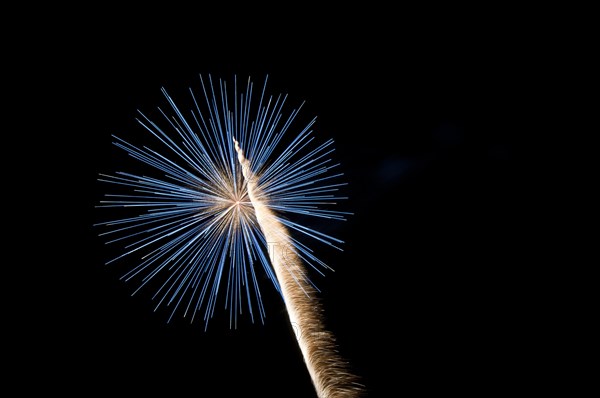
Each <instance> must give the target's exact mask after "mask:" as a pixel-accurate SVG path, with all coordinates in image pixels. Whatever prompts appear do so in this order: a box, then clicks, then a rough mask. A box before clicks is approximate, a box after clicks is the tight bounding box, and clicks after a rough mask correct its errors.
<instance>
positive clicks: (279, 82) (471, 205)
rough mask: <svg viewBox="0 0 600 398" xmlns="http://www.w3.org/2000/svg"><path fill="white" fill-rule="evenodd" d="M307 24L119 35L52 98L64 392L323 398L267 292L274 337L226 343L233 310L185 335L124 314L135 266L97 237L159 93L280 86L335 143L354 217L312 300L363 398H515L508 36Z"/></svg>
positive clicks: (72, 66) (150, 316)
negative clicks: (122, 156) (110, 178)
mask: <svg viewBox="0 0 600 398" xmlns="http://www.w3.org/2000/svg"><path fill="white" fill-rule="evenodd" d="M309 22H310V21H307V25H306V26H304V27H303V29H298V30H296V29H292V28H288V29H286V27H285V26H278V27H276V28H275V27H272V28H271V29H269V28H268V27H267V26H263V27H262V29H258V30H256V31H248V30H244V29H241V28H240V30H239V31H237V33H235V32H236V31H233V32H234V33H233V34H232V35H231V36H226V35H223V34H222V32H220V31H216V30H210V29H206V27H205V28H204V29H200V28H198V29H195V28H194V27H188V28H186V29H181V30H177V29H175V30H173V31H171V30H170V29H167V28H166V27H164V26H161V24H160V23H157V24H153V23H150V22H148V23H143V24H139V26H138V25H134V27H135V28H131V29H128V30H125V29H123V31H122V33H123V34H120V33H121V30H119V31H117V33H116V32H115V29H116V28H115V27H114V26H113V25H111V23H109V21H107V23H106V24H100V25H94V28H93V29H91V30H95V29H97V31H98V32H97V33H98V34H96V35H89V37H88V36H86V38H85V40H84V41H85V45H84V46H82V47H78V46H75V45H74V46H71V51H72V54H71V55H72V57H71V61H70V62H69V63H68V65H66V66H65V67H64V68H63V69H62V73H60V74H59V75H58V76H57V78H56V79H57V80H56V82H55V83H56V89H58V88H61V87H62V89H64V90H66V92H67V93H69V95H68V96H67V99H66V102H64V103H61V104H58V105H59V107H60V108H61V109H62V113H60V114H61V115H62V116H61V122H60V123H61V124H60V125H58V126H55V127H56V128H57V129H58V130H57V131H59V132H60V133H59V134H60V135H61V140H60V142H61V143H64V145H61V151H62V152H61V154H60V155H59V158H57V159H56V162H57V163H60V165H61V173H59V174H56V175H57V176H59V177H57V178H58V179H59V180H60V181H59V183H60V184H61V185H64V186H65V187H67V190H66V191H65V192H68V197H67V198H63V199H64V200H63V199H61V200H58V201H59V202H61V204H63V205H65V201H66V202H68V206H64V208H65V210H64V211H65V212H68V213H69V217H66V219H65V218H64V213H63V214H62V215H63V216H61V217H57V219H59V220H62V221H60V222H61V223H65V225H64V230H66V231H68V232H67V236H66V237H64V236H62V237H61V238H60V243H57V244H56V245H55V246H54V247H53V249H52V250H54V253H57V255H59V256H60V257H59V258H60V259H61V260H60V261H58V262H57V264H56V265H55V266H57V267H58V270H56V269H54V270H52V272H48V274H52V278H53V284H52V285H51V286H52V288H51V289H49V290H51V293H49V294H48V295H47V296H46V299H47V300H48V302H47V304H48V307H50V308H52V309H53V310H52V311H50V313H49V314H48V318H47V319H45V318H44V319H43V321H44V323H45V325H47V326H48V328H50V329H52V331H53V333H52V336H54V337H52V338H50V337H49V338H48V341H46V343H47V344H46V345H45V348H46V349H48V350H49V351H48V352H47V354H44V355H43V358H45V359H43V361H46V360H47V361H48V363H47V366H50V367H55V368H59V372H60V374H61V375H63V376H61V377H57V378H52V379H51V381H50V382H49V383H53V384H54V386H55V387H57V388H58V389H59V390H64V391H70V390H72V391H79V389H83V391H80V392H81V393H82V394H81V395H83V396H86V395H88V394H87V393H88V392H97V393H98V394H115V393H122V394H127V395H129V394H131V395H135V396H142V395H147V394H149V393H154V392H156V391H168V393H169V395H170V396H172V397H177V396H199V397H205V396H206V397H208V396H218V397H220V396H260V397H271V396H279V397H288V396H289V397H313V396H314V390H313V387H312V385H311V382H310V379H309V376H308V373H307V371H306V369H305V367H304V364H303V359H302V357H301V354H300V351H299V349H298V347H297V345H296V341H295V338H294V335H293V332H292V329H291V327H290V326H289V324H288V322H287V319H286V314H285V308H284V306H283V303H282V301H281V299H280V298H279V297H278V296H277V294H276V292H275V291H274V289H264V291H263V293H264V301H265V306H266V310H267V318H266V320H265V324H264V325H261V324H251V323H249V322H247V320H242V321H241V322H240V325H239V326H238V329H237V330H230V329H229V325H228V321H227V316H228V313H227V312H226V311H225V310H221V311H217V314H216V316H215V318H214V319H213V320H212V321H211V322H210V324H209V328H208V331H206V332H205V331H204V325H203V324H202V322H194V323H192V324H190V323H189V322H188V321H189V320H188V319H184V318H181V317H179V316H176V318H175V319H174V320H173V321H172V322H171V323H169V324H167V322H166V320H167V317H168V312H167V311H163V310H158V311H157V312H153V308H154V306H153V303H152V302H151V300H150V294H149V293H146V294H140V295H139V296H133V297H131V292H132V291H133V290H134V289H135V287H136V286H134V285H129V284H127V283H124V282H122V281H120V280H119V276H120V275H121V274H122V273H123V272H124V271H126V270H127V264H125V263H119V265H117V266H114V267H111V266H105V265H104V262H105V261H106V260H108V259H109V258H110V256H111V255H112V254H114V253H113V252H112V251H111V249H107V248H106V247H105V245H104V243H103V240H102V239H100V238H98V236H97V233H98V230H97V229H95V228H94V227H93V226H92V225H93V224H94V223H96V222H98V221H100V220H102V217H103V216H102V213H101V212H99V211H98V209H96V208H95V207H94V206H95V205H96V204H97V203H98V201H99V200H100V199H101V198H102V195H103V193H104V190H105V189H106V186H105V185H104V184H101V183H99V182H97V177H98V174H99V173H110V172H112V171H114V170H113V169H112V167H113V166H114V165H115V164H117V160H116V159H117V158H115V157H113V156H114V154H115V153H116V152H118V150H117V149H116V148H114V147H113V146H112V144H111V142H112V139H111V134H120V133H122V135H124V136H127V137H134V136H135V135H136V134H144V132H143V131H142V130H141V129H139V127H138V126H137V125H136V122H135V117H136V115H137V114H136V112H137V110H138V109H140V110H150V109H153V108H155V107H156V106H159V105H160V106H164V105H165V103H164V100H163V98H162V95H161V92H160V89H161V87H165V88H167V89H168V90H169V92H170V93H172V96H173V98H174V99H175V100H185V101H187V98H185V99H184V96H186V95H187V94H186V93H187V89H188V87H192V88H193V89H194V90H199V89H200V86H199V78H198V76H199V74H202V75H203V76H207V75H208V74H211V75H212V76H213V77H214V78H222V79H224V80H227V81H230V80H232V78H233V76H234V75H237V76H238V78H241V79H242V80H243V79H247V77H249V76H250V77H251V78H252V79H253V81H255V82H256V83H257V84H259V83H261V82H262V81H263V79H264V77H265V75H267V74H268V75H269V85H268V91H269V92H270V93H272V94H279V93H287V94H288V95H289V101H290V104H291V105H295V104H298V103H300V102H302V101H306V103H305V107H304V108H303V111H302V114H303V115H305V116H306V118H310V117H312V116H317V123H316V125H315V131H316V134H317V136H318V137H322V138H323V139H327V138H333V139H334V140H335V143H336V145H335V147H336V152H335V155H334V156H335V159H336V160H338V161H339V162H341V165H342V166H341V167H342V170H343V171H344V173H345V180H346V181H347V182H348V184H349V185H348V187H347V189H346V190H345V192H346V193H347V195H348V196H349V200H348V201H347V202H345V203H344V204H343V206H344V209H345V210H348V211H351V212H353V213H354V215H352V216H350V217H349V219H348V221H346V222H344V223H339V224H335V226H332V228H334V229H335V231H334V232H335V234H336V235H337V236H340V237H341V238H342V239H343V240H344V241H345V242H346V243H345V244H344V251H343V252H330V251H326V252H324V253H323V257H325V258H324V259H325V261H326V262H327V263H328V264H330V265H331V266H332V267H333V268H334V269H335V272H331V273H327V274H326V276H325V277H316V279H315V282H316V283H317V285H318V286H319V287H320V288H321V289H322V295H321V300H322V303H323V306H324V308H325V322H326V324H327V326H328V327H329V328H330V330H331V331H333V332H334V334H335V335H336V336H337V339H338V343H339V348H340V352H341V354H342V356H343V357H344V358H346V359H347V360H348V361H349V362H350V363H351V367H352V369H353V370H354V371H355V373H356V374H358V375H359V376H360V377H361V379H362V382H363V383H364V384H365V386H366V389H367V391H368V395H367V396H372V397H390V396H420V395H426V394H429V393H439V392H442V391H443V392H448V393H467V392H481V393H482V394H483V395H487V393H492V392H494V391H498V390H500V389H502V388H505V387H502V386H506V384H503V383H505V382H506V380H507V379H511V377H512V376H511V373H510V371H508V370H506V369H503V368H501V367H500V366H498V365H497V364H498V363H499V362H500V359H506V357H508V356H510V350H511V341H512V339H514V334H515V330H514V325H513V324H512V323H509V322H506V320H507V318H508V317H509V313H508V312H509V311H510V310H509V309H510V307H511V306H513V305H514V302H513V300H514V298H513V294H514V289H516V287H515V286H514V284H513V282H512V281H513V276H514V272H515V269H514V265H513V256H514V246H515V245H516V244H517V243H518V242H516V239H517V238H516V234H515V231H514V229H515V215H514V214H515V213H514V212H515V210H516V207H517V203H518V197H519V196H518V195H519V193H518V188H517V186H515V181H516V176H517V169H516V166H515V163H516V162H515V158H516V152H517V148H518V141H517V140H518V139H519V137H518V136H517V135H516V134H515V133H514V124H513V121H514V115H515V114H516V113H518V112H519V105H518V100H519V98H516V97H515V95H514V94H513V92H512V90H513V88H514V86H513V78H514V77H515V76H517V75H519V74H520V69H519V64H518V63H516V62H513V60H512V59H511V58H509V57H506V54H507V53H509V52H510V51H509V49H507V47H506V44H505V42H504V38H503V35H502V32H497V31H495V30H494V29H489V30H486V29H485V24H482V26H479V27H469V28H464V27H463V28H460V26H456V25H455V24H453V23H451V22H447V23H439V22H437V21H436V22H434V21H429V22H428V23H427V22H426V23H425V24H424V25H421V26H420V28H419V29H416V28H414V29H413V28H411V29H408V28H400V27H398V28H396V27H395V26H396V25H395V24H391V23H388V22H389V21H388V22H386V23H382V24H378V23H375V25H376V27H375V28H374V29H367V28H366V27H363V26H361V25H355V24H351V23H345V24H341V26H339V27H336V28H331V29H329V28H326V27H325V26H327V24H322V26H321V27H320V30H318V31H315V29H316V27H315V26H312V27H311V24H310V23H309ZM125 25H127V24H125ZM284 25H285V24H284ZM211 26H212V25H211ZM244 26H245V25H244ZM88 30H90V29H88ZM88 30H86V32H87V31H88ZM290 30H293V32H291V31H290ZM125 31H127V34H125ZM102 32H106V34H102ZM109 33H111V34H109ZM229 33H232V32H231V31H230V32H229ZM311 33H312V34H311ZM317 33H318V34H317ZM506 98H512V101H511V100H506ZM63 140H64V141H63ZM67 159H68V161H67ZM63 165H65V167H64V168H62V166H63ZM60 208H61V209H62V208H63V207H60ZM57 216H58V214H57ZM54 280H56V281H55V282H54ZM48 336H50V334H48ZM50 358H61V362H60V363H59V364H56V363H53V361H52V360H51V359H50ZM72 380H77V384H73V383H72V382H71V381H72ZM414 391H417V392H418V393H417V394H415V393H414Z"/></svg>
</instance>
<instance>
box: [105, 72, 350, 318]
mask: <svg viewBox="0 0 600 398" xmlns="http://www.w3.org/2000/svg"><path fill="white" fill-rule="evenodd" d="M267 81H268V79H267V78H265V81H264V84H263V85H262V89H261V90H260V91H259V92H258V93H257V94H255V93H254V84H253V83H252V81H251V80H250V79H248V81H247V82H246V84H245V89H244V90H241V91H238V81H237V78H235V79H234V82H233V87H228V85H227V83H226V82H225V81H223V80H218V81H213V79H212V77H211V76H209V77H208V80H207V81H205V79H203V78H202V76H200V87H201V90H202V93H203V96H202V97H203V99H201V100H199V99H197V97H196V95H195V94H194V91H193V90H192V89H191V88H190V90H189V94H190V102H189V104H190V106H189V109H186V110H183V108H180V106H178V105H177V104H176V103H175V101H174V100H173V99H172V98H171V97H170V96H169V94H168V93H167V91H166V90H165V89H162V93H163V95H164V98H165V99H166V102H167V104H168V108H167V111H165V110H163V109H162V108H160V107H159V108H158V109H159V113H160V119H159V120H160V122H156V121H153V120H152V119H151V118H149V117H147V116H146V115H145V114H143V113H141V112H139V115H140V116H139V117H138V118H137V121H138V122H139V124H140V125H141V126H142V127H143V130H145V131H146V132H147V133H149V134H150V135H151V136H152V137H153V139H154V143H155V145H156V146H157V147H158V148H153V147H151V146H150V145H143V146H136V145H134V144H132V143H129V142H127V141H125V140H123V139H121V138H118V137H116V136H113V137H114V139H115V141H114V145H115V146H116V147H118V148H120V149H122V150H124V151H126V153H127V154H128V155H129V156H130V157H131V158H133V159H135V161H136V165H137V166H136V170H137V168H138V166H139V165H143V166H144V167H145V169H144V170H147V172H148V173H147V174H146V173H143V174H142V173H138V172H131V171H129V172H128V171H118V172H116V173H114V174H101V175H100V178H99V180H100V181H102V182H104V183H108V184H110V185H111V186H112V187H113V189H114V191H113V192H111V193H109V194H106V197H105V199H104V200H102V201H101V203H100V204H99V206H98V207H101V208H105V209H114V208H124V209H126V210H127V215H126V216H123V217H116V218H111V219H110V220H109V221H103V222H100V223H98V224H97V226H98V227H100V228H103V232H101V233H100V236H102V237H103V238H105V239H106V243H109V244H118V245H120V247H121V250H122V253H121V254H120V255H118V256H116V257H115V258H112V259H111V260H109V261H108V263H113V262H117V261H127V263H128V264H132V263H133V264H134V266H133V267H131V269H130V270H129V271H128V272H127V273H126V274H124V275H123V279H125V280H127V281H132V280H136V281H138V285H139V286H138V288H137V289H136V290H135V292H137V291H139V290H140V289H142V288H144V287H146V286H148V287H149V285H152V287H153V288H154V289H155V292H154V295H153V299H154V300H156V303H157V304H156V308H158V307H159V306H169V307H171V311H170V316H169V320H171V318H172V317H173V316H174V314H175V313H176V312H177V311H182V312H183V316H185V317H187V316H189V317H190V318H191V320H192V321H193V320H194V318H195V317H196V316H197V314H198V313H201V316H202V318H203V320H204V322H205V323H206V324H208V320H209V319H210V318H212V316H213V314H214V310H215V307H216V305H217V302H218V301H219V297H220V296H221V295H222V296H224V306H225V308H227V309H228V310H229V313H230V327H236V326H237V317H238V314H241V313H243V311H244V309H247V311H248V313H249V315H250V317H251V319H252V321H253V322H254V320H255V318H256V314H257V313H258V318H259V319H260V320H261V321H263V320H264V316H265V309H264V306H263V303H262V299H261V293H260V289H259V283H258V281H259V278H260V276H259V275H257V272H264V273H266V275H267V276H268V278H269V279H270V280H271V281H272V283H273V285H274V286H275V288H276V289H277V290H278V291H279V292H280V293H281V288H280V285H279V281H278V279H277V277H276V276H275V274H274V271H273V267H272V264H271V263H270V259H269V250H273V248H272V247H270V246H269V245H270V242H267V240H266V239H265V236H264V234H263V232H262V231H261V228H260V226H259V225H258V223H257V219H256V214H255V211H254V206H253V203H252V202H251V201H250V199H249V197H248V181H246V180H245V179H244V176H243V174H242V168H241V166H240V163H239V162H238V159H237V152H236V148H235V145H236V144H238V143H239V145H240V146H241V147H242V148H244V151H245V155H246V158H247V159H248V163H249V164H248V167H249V168H250V169H251V170H252V178H253V179H254V180H253V181H252V183H253V184H254V185H255V186H256V190H255V191H256V192H258V193H259V195H260V202H261V203H262V204H263V205H264V206H266V208H268V209H269V210H270V211H271V212H272V213H273V214H274V215H275V217H276V218H277V222H279V223H280V224H281V225H283V226H285V228H286V229H287V230H289V231H290V235H291V236H290V246H291V250H293V251H294V254H295V255H296V256H297V257H298V258H300V259H302V261H303V262H304V263H305V264H307V265H309V266H310V267H311V268H312V269H314V270H316V271H317V272H322V271H323V270H325V269H327V268H328V266H327V265H326V264H325V263H324V262H323V261H321V260H319V259H318V258H317V256H316V255H315V254H314V252H313V250H312V249H311V247H312V245H313V244H314V243H317V242H318V243H322V244H326V245H329V246H331V247H334V248H336V249H339V250H341V244H342V243H343V242H342V241H341V240H339V239H337V238H335V237H333V236H330V235H329V234H327V233H324V232H322V231H319V230H317V228H318V226H317V227H314V226H307V225H305V224H304V223H303V222H302V220H306V219H308V218H319V219H327V220H344V219H345V216H347V215H348V214H350V213H347V212H342V211H337V210H334V209H332V206H333V205H335V204H336V203H337V201H338V200H340V199H345V197H342V196H340V195H339V189H340V188H341V187H342V186H343V185H345V183H344V182H343V181H341V177H342V175H343V174H342V173H341V172H340V171H339V170H338V169H339V164H336V163H334V162H333V161H332V160H331V155H332V152H333V151H334V149H333V141H332V140H326V141H324V142H322V143H317V142H316V141H318V140H316V139H315V137H314V134H313V130H312V128H313V125H314V123H315V119H312V120H311V121H310V122H308V124H307V125H305V126H304V127H303V128H301V129H298V128H296V126H295V124H294V121H295V120H296V118H297V115H298V113H299V112H300V109H301V107H302V104H301V105H300V107H298V109H293V110H291V111H290V112H287V113H286V112H285V108H286V101H287V95H282V94H280V95H278V96H275V97H274V96H271V95H268V94H267V92H266V88H267ZM234 140H236V143H235V144H234ZM115 211H116V210H115ZM132 212H133V213H132ZM295 277H297V278H302V279H303V281H304V282H306V283H310V281H309V280H308V277H307V276H306V275H305V274H301V275H296V276H295ZM311 286H314V285H312V284H311ZM135 292H134V293H135Z"/></svg>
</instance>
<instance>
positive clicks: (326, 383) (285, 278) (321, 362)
mask: <svg viewBox="0 0 600 398" xmlns="http://www.w3.org/2000/svg"><path fill="white" fill-rule="evenodd" d="M234 142H235V149H236V151H237V153H238V160H239V162H240V164H241V166H242V174H243V175H244V178H245V180H246V182H247V189H248V196H249V198H250V201H251V203H252V206H253V207H254V212H255V214H256V219H257V221H258V224H259V226H260V228H261V230H262V232H263V234H264V235H265V238H266V240H267V242H269V249H270V250H269V257H270V259H271V263H272V265H273V268H274V270H275V275H276V276H277V279H278V280H279V283H280V287H281V293H282V295H283V299H284V302H285V306H286V309H287V312H288V315H289V319H290V323H291V324H292V326H293V329H294V332H295V333H296V338H297V341H298V344H299V346H300V350H301V351H302V355H303V357H304V361H305V363H306V367H307V369H308V372H309V374H310V377H311V379H312V382H313V385H314V386H315V389H316V391H317V394H318V396H319V397H320V398H330V397H331V398H333V397H340V398H341V397H357V396H359V393H360V387H359V385H358V384H357V383H356V377H355V376H354V375H353V374H352V373H351V372H349V371H348V366H347V363H346V362H344V361H343V359H342V358H341V357H340V355H339V354H338V353H337V351H336V344H335V338H334V336H333V334H332V333H331V332H329V331H327V330H325V328H324V325H323V322H322V320H321V312H322V307H321V305H320V304H319V302H318V300H317V297H316V291H315V289H314V287H313V286H312V285H311V284H310V283H309V282H308V279H307V277H306V274H305V270H304V266H303V265H302V262H301V260H300V258H299V256H298V255H297V254H296V253H295V250H294V246H293V244H292V242H291V239H290V236H289V234H288V231H287V228H286V227H285V226H284V225H283V224H282V223H281V222H279V221H278V220H277V217H276V216H275V214H273V212H272V211H271V210H270V209H269V208H268V203H267V201H268V198H267V197H266V196H265V195H263V194H262V193H261V191H260V189H259V187H258V185H257V183H256V178H255V176H254V175H253V173H252V170H250V162H249V161H248V159H246V158H245V156H244V152H243V150H242V149H241V148H240V146H239V144H238V142H237V141H235V140H234Z"/></svg>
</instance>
